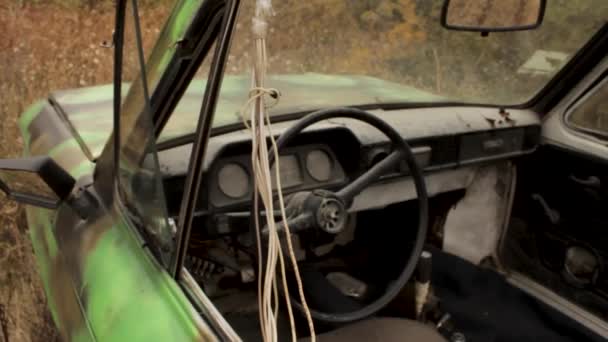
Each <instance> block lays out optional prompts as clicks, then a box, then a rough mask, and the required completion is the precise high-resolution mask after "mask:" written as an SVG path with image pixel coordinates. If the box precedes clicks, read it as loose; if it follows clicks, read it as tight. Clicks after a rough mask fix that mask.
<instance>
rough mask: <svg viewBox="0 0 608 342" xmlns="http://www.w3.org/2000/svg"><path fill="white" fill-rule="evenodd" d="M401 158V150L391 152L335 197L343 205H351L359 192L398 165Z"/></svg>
mask: <svg viewBox="0 0 608 342" xmlns="http://www.w3.org/2000/svg"><path fill="white" fill-rule="evenodd" d="M403 158H404V156H403V152H402V151H401V150H395V151H393V152H392V153H391V154H389V155H388V156H386V157H385V158H383V159H382V160H381V161H380V162H378V163H377V164H376V165H374V166H373V167H372V168H371V169H369V170H367V171H366V172H365V173H363V174H362V175H361V176H359V177H358V178H357V179H355V180H354V181H353V182H351V183H350V184H348V185H347V186H345V187H344V188H343V189H342V190H340V191H338V192H337V193H336V195H337V196H338V197H339V198H340V199H342V200H343V201H344V203H348V204H350V203H352V200H353V199H354V198H355V196H357V195H358V194H360V193H361V191H363V190H364V189H365V188H367V187H368V186H369V185H370V184H371V183H373V182H374V181H376V180H377V179H378V178H380V176H382V175H383V174H385V173H386V172H388V171H390V170H391V169H392V168H394V167H395V166H396V165H398V164H399V163H400V162H401V161H402V160H403Z"/></svg>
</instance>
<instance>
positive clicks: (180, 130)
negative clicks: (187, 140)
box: [50, 73, 445, 159]
mask: <svg viewBox="0 0 608 342" xmlns="http://www.w3.org/2000/svg"><path fill="white" fill-rule="evenodd" d="M249 86H250V77H249V76H226V77H225V78H224V80H223V84H222V93H221V94H222V96H221V99H220V101H219V103H218V107H217V114H216V115H215V118H214V123H213V125H214V126H215V127H218V126H222V125H226V124H231V123H236V122H238V121H239V120H240V118H239V116H238V113H239V112H240V110H241V108H242V107H243V104H244V99H246V97H247V92H248V91H249ZM268 86H269V87H273V88H276V89H278V90H279V91H280V92H281V95H282V96H281V98H280V100H279V102H278V103H277V105H276V106H274V107H273V108H272V109H271V114H272V115H280V114H287V113H294V112H302V111H308V110H315V109H320V108H326V107H336V106H356V105H364V104H374V103H391V102H428V101H441V100H445V99H444V98H442V97H439V96H436V95H433V94H431V93H428V92H425V91H421V90H418V89H416V88H413V87H409V86H404V85H400V84H397V83H393V82H388V81H384V80H380V79H377V78H373V77H368V76H359V75H326V74H316V73H306V74H290V75H274V76H271V77H269V78H268ZM123 88H127V87H123ZM112 89H113V87H112V85H103V86H95V87H88V88H79V89H72V90H62V91H56V92H54V93H52V94H51V96H50V102H51V103H52V104H53V106H54V107H55V109H56V110H57V111H58V112H59V114H60V115H61V116H63V118H64V119H65V120H66V122H67V124H68V125H69V126H70V129H71V130H72V132H73V134H75V135H76V136H75V138H76V140H78V141H79V142H81V144H82V145H83V146H82V148H83V149H85V150H86V152H87V155H89V156H90V157H92V158H93V159H95V158H97V157H98V156H99V155H100V154H101V152H102V150H103V145H104V144H105V142H106V141H107V139H108V137H109V136H110V133H111V131H112V94H113V90H112ZM204 90H205V81H200V80H195V81H193V82H191V84H190V86H189V87H188V89H187V90H186V93H185V95H184V97H183V98H182V100H181V101H180V103H179V105H178V106H177V108H176V109H175V112H174V114H173V115H172V117H171V119H170V120H169V122H168V123H167V126H166V127H165V129H164V131H163V133H162V135H161V139H163V140H164V139H170V138H172V137H176V136H181V135H184V134H188V133H192V132H194V130H195V129H196V123H197V118H198V115H199V113H200V107H201V104H202V98H203V93H204Z"/></svg>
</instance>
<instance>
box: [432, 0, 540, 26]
mask: <svg viewBox="0 0 608 342" xmlns="http://www.w3.org/2000/svg"><path fill="white" fill-rule="evenodd" d="M546 5H547V3H546V0H445V3H444V5H443V9H442V12H441V25H442V26H443V27H445V28H447V29H449V30H460V31H474V32H483V33H487V32H500V31H503V32H506V31H523V30H532V29H535V28H537V27H538V26H540V24H541V23H542V21H543V17H544V15H545V7H546Z"/></svg>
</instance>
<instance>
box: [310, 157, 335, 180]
mask: <svg viewBox="0 0 608 342" xmlns="http://www.w3.org/2000/svg"><path fill="white" fill-rule="evenodd" d="M332 169H333V165H332V161H331V158H330V157H329V155H328V154H327V152H325V151H322V150H314V151H311V152H310V153H308V155H307V156H306V170H307V171H308V173H309V174H310V176H311V177H312V178H314V179H315V180H316V181H319V182H326V181H328V180H329V179H330V178H331V173H332Z"/></svg>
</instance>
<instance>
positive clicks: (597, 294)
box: [502, 57, 608, 336]
mask: <svg viewBox="0 0 608 342" xmlns="http://www.w3.org/2000/svg"><path fill="white" fill-rule="evenodd" d="M607 62H608V61H607V60H606V57H604V59H603V61H602V62H601V63H599V65H598V66H597V67H596V68H595V69H594V70H592V71H591V72H590V73H589V74H588V75H587V76H586V77H585V78H584V79H583V81H582V82H580V83H579V84H578V85H577V86H576V87H575V88H574V89H572V90H570V92H569V93H568V94H567V96H565V97H564V98H563V99H562V100H561V102H560V103H559V104H558V105H557V106H555V108H554V109H553V110H552V111H551V112H550V113H549V114H548V115H547V116H546V117H545V120H544V122H543V132H542V144H541V146H540V147H539V149H538V150H537V151H536V152H535V153H534V154H532V155H531V156H529V158H527V159H523V160H522V161H521V163H520V164H519V167H518V179H517V190H516V195H515V199H514V202H513V203H514V205H513V209H512V217H511V221H510V225H509V229H508V233H507V234H506V239H505V240H504V244H503V248H502V260H503V261H504V262H505V265H506V266H507V268H508V269H510V270H513V271H514V272H515V273H518V272H519V273H521V274H523V275H525V276H528V277H530V278H532V279H533V280H534V281H536V282H538V284H540V285H542V286H537V287H536V290H533V292H534V291H535V292H537V293H535V294H537V295H539V294H540V295H541V296H542V297H544V298H545V299H546V300H545V302H547V303H548V304H550V305H552V306H554V307H556V308H557V309H559V310H560V311H562V312H568V313H573V312H576V315H575V316H576V317H578V318H579V323H582V324H584V325H586V326H587V327H589V328H591V329H592V330H594V331H596V332H597V333H599V334H600V335H603V336H606V335H605V334H606V327H605V323H603V322H602V319H605V318H606V312H608V269H606V265H607V262H608V235H607V234H606V227H608V145H607V144H606V142H607V141H608V78H607V77H606V70H607V68H608V63H607ZM515 278H517V274H516V275H515ZM522 279H523V277H522ZM522 281H523V280H522ZM520 285H521V284H520ZM524 287H526V286H525V285H524ZM527 287H528V289H531V288H532V287H530V286H527ZM560 297H562V298H560ZM563 298H565V300H564V299H563ZM572 304H574V305H572ZM581 308H582V310H581Z"/></svg>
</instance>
